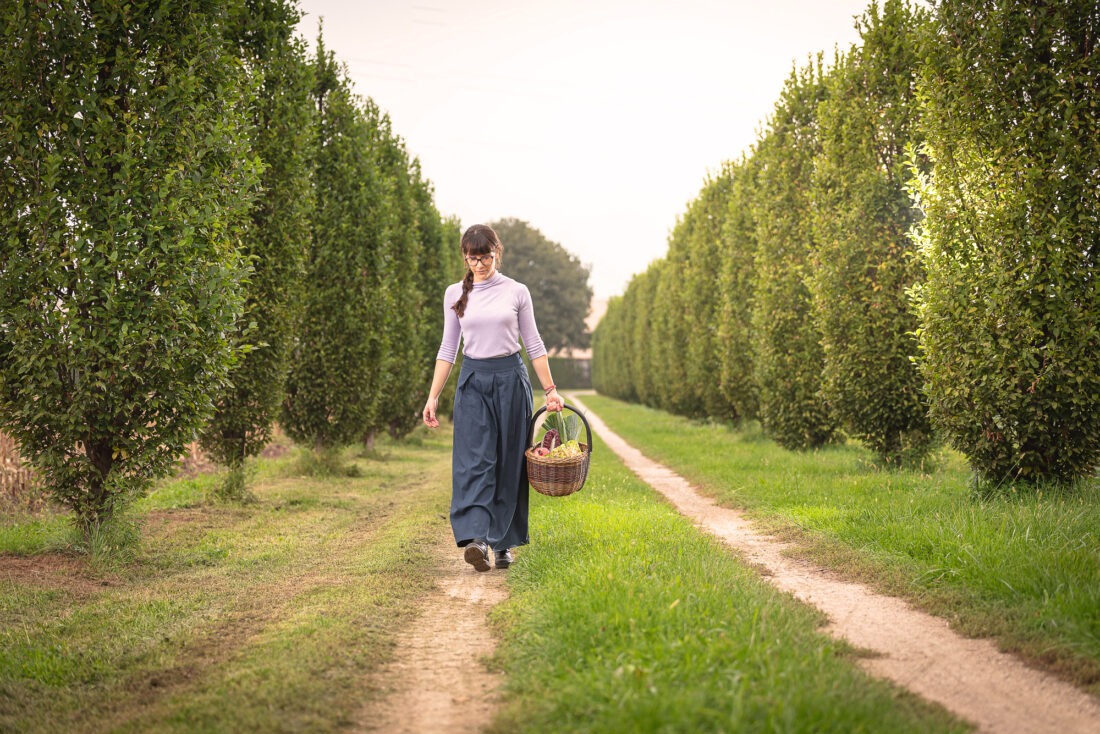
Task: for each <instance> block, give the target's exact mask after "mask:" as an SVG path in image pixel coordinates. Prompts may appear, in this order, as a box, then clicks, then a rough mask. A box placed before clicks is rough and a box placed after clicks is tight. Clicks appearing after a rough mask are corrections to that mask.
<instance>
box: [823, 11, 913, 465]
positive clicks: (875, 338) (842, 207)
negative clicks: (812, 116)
mask: <svg viewBox="0 0 1100 734" xmlns="http://www.w3.org/2000/svg"><path fill="white" fill-rule="evenodd" d="M926 17H927V14H926V13H924V12H917V11H914V10H913V9H912V8H911V7H909V6H908V5H907V4H906V3H904V2H902V0H886V3H885V5H884V7H883V8H882V11H881V12H880V10H879V7H878V4H877V2H876V3H872V5H871V6H870V7H869V8H868V10H867V12H866V13H865V14H864V15H863V17H862V19H861V20H860V21H859V23H858V24H857V27H858V28H859V30H860V35H861V39H862V43H861V44H860V45H857V46H853V47H852V49H851V50H850V51H849V52H848V54H847V56H845V57H843V58H842V59H840V60H839V61H838V63H837V64H836V65H835V67H834V68H833V69H832V71H831V72H830V74H829V76H828V79H827V81H826V84H827V86H828V94H827V97H826V99H825V101H824V102H822V104H821V106H820V107H819V108H818V120H819V122H820V139H821V152H820V155H818V157H817V162H816V166H815V167H814V175H813V209H812V210H813V212H814V214H815V216H814V239H815V247H816V249H815V252H814V255H813V259H812V263H813V267H812V269H811V270H810V271H809V277H808V284H809V286H810V290H811V292H812V294H813V302H814V315H815V318H816V321H817V325H818V328H819V329H820V331H821V341H822V346H823V348H824V354H825V364H824V373H823V393H824V395H825V398H826V400H827V401H828V402H829V404H830V406H831V407H832V409H833V411H834V413H835V414H836V416H837V418H838V419H839V420H840V421H841V422H842V424H843V425H844V428H845V429H846V430H847V432H848V433H849V434H850V435H853V436H856V437H858V438H859V439H861V440H862V441H863V442H864V443H865V444H866V445H867V446H868V447H869V448H870V449H871V450H873V451H874V452H875V453H876V454H878V456H879V458H880V460H882V461H883V462H885V463H889V464H897V463H900V462H902V461H903V460H908V461H916V460H918V459H920V458H922V457H923V456H924V455H925V454H926V453H927V451H928V447H929V445H930V442H931V440H932V428H931V425H930V423H929V419H928V408H927V406H926V404H925V400H924V398H923V394H922V389H921V388H922V380H921V377H920V374H919V373H918V371H917V369H916V367H915V365H914V364H913V363H912V361H911V358H912V355H914V354H915V353H916V340H915V339H914V337H913V333H914V332H915V331H916V329H917V322H916V317H915V315H914V314H913V313H912V311H911V309H910V307H909V300H908V296H907V290H908V289H909V288H910V287H911V286H912V285H913V284H914V283H915V282H917V280H918V279H919V277H920V267H919V263H918V262H917V261H916V260H915V258H914V257H913V252H912V248H911V247H910V244H909V240H908V232H909V230H910V229H911V228H912V226H913V225H914V223H915V222H916V221H917V220H918V219H919V212H918V211H917V210H916V208H915V207H914V206H913V205H912V202H911V200H910V197H909V193H908V191H907V190H906V182H907V179H908V176H909V174H908V167H907V165H908V161H907V157H906V152H905V151H906V145H907V144H908V143H909V142H910V141H911V140H913V132H912V130H913V126H914V123H915V121H916V117H917V103H916V98H915V97H916V95H915V89H916V84H915V78H916V74H917V71H918V63H919V59H920V57H919V50H918V46H917V43H918V33H917V29H918V26H919V24H921V23H923V22H926Z"/></svg>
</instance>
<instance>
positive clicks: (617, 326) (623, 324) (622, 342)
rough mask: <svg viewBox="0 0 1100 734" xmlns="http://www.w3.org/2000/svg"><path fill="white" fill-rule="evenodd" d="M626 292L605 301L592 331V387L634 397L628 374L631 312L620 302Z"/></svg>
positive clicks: (624, 297)
mask: <svg viewBox="0 0 1100 734" xmlns="http://www.w3.org/2000/svg"><path fill="white" fill-rule="evenodd" d="M625 299H626V296H625V295H624V296H615V297H613V298H611V299H610V300H609V301H608V302H607V310H606V311H605V312H604V315H603V318H601V319H600V323H599V324H598V325H597V326H596V330H595V331H594V332H592V387H594V388H595V389H596V390H598V391H599V392H600V393H602V394H604V395H611V396H613V397H617V398H619V399H620V400H637V399H638V395H637V393H636V392H635V391H634V382H633V380H631V377H630V358H631V355H633V354H634V350H633V345H632V344H631V341H630V337H631V333H632V329H631V327H630V319H631V317H632V316H633V313H632V312H631V311H629V310H628V309H627V307H626V305H625V303H624V301H625Z"/></svg>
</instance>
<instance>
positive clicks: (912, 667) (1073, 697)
mask: <svg viewBox="0 0 1100 734" xmlns="http://www.w3.org/2000/svg"><path fill="white" fill-rule="evenodd" d="M570 402H571V403H573V404H575V405H577V406H578V407H580V408H582V409H584V410H585V416H586V417H587V418H588V421H589V423H591V425H592V430H593V431H595V432H596V433H598V434H599V435H600V438H601V439H603V441H604V443H605V444H607V447H608V448H609V449H611V450H612V451H613V452H614V453H615V454H617V455H618V456H619V457H620V458H621V459H622V460H623V462H624V463H626V465H627V466H628V467H630V469H631V470H632V471H633V472H634V473H635V474H637V475H638V476H639V477H640V478H641V479H642V480H643V481H645V482H647V483H648V484H650V485H651V486H652V487H653V488H654V489H656V490H657V491H658V492H660V493H661V494H663V495H664V496H665V497H666V498H668V500H669V501H670V502H671V503H672V504H673V505H674V506H675V507H676V509H677V510H679V511H680V512H681V513H682V514H683V515H685V516H687V517H688V518H690V519H691V520H693V521H694V522H695V523H696V524H697V525H698V526H699V527H701V528H702V529H704V530H706V531H707V532H709V533H711V534H713V535H715V536H717V537H718V538H719V539H720V540H722V541H723V542H725V543H726V544H727V545H729V546H731V547H732V548H734V549H735V550H737V551H739V552H740V553H741V554H742V555H743V556H744V557H745V559H746V561H748V562H749V563H751V564H753V565H755V566H756V567H757V568H759V569H762V575H763V577H764V578H766V579H767V580H768V581H769V582H770V583H772V584H773V585H775V586H776V587H778V588H780V589H782V590H784V591H787V592H790V593H791V594H793V595H794V596H795V597H796V598H798V599H800V600H802V601H805V602H807V603H809V604H812V605H814V606H815V607H817V608H818V609H820V610H821V611H823V612H824V613H825V614H826V615H827V616H828V618H829V625H828V627H827V628H826V632H828V633H830V634H832V635H834V636H837V637H840V638H843V639H845V640H847V641H849V642H850V643H852V644H853V645H855V646H856V647H858V648H862V649H865V650H869V651H871V653H873V654H872V655H870V656H868V657H866V658H862V659H861V660H860V665H862V666H863V667H864V668H865V669H866V670H868V671H869V672H870V673H872V674H873V675H876V676H880V677H883V678H887V679H889V680H891V681H894V682H895V683H897V684H899V685H901V686H904V687H905V688H907V689H909V690H911V691H913V692H914V693H916V694H918V695H920V696H923V697H924V698H926V699H928V700H931V701H935V702H937V703H939V704H941V705H942V706H944V707H945V708H947V709H948V710H950V711H951V712H953V713H954V714H956V715H957V716H959V717H961V718H963V719H965V720H967V721H969V722H971V723H973V724H974V725H976V726H977V728H978V731H983V732H1054V733H1057V734H1069V732H1097V731H1100V702H1098V701H1097V700H1096V699H1095V698H1092V697H1091V696H1089V695H1087V694H1085V693H1083V692H1082V691H1080V690H1078V689H1076V688H1074V687H1073V686H1071V685H1069V684H1068V683H1065V682H1063V681H1061V680H1058V679H1057V678H1055V677H1053V676H1051V675H1049V674H1046V673H1042V672H1040V671H1037V670H1035V669H1033V668H1029V667H1027V665H1025V664H1024V663H1023V662H1021V661H1020V660H1019V659H1018V658H1015V657H1013V656H1012V655H1008V654H1006V653H1002V652H1000V651H999V650H997V647H996V645H995V644H994V643H993V642H992V641H990V640H974V639H967V638H965V637H962V636H961V635H959V634H958V633H956V632H954V631H952V630H951V629H950V628H949V627H948V625H947V622H945V621H944V620H942V619H939V618H937V617H932V616H931V615H928V614H925V613H924V612H920V611H918V610H916V609H914V608H913V607H912V606H911V605H909V604H908V603H906V602H904V601H902V600H900V599H896V598H893V597H888V596H884V595H882V594H878V593H876V592H874V591H871V590H870V589H868V588H867V587H866V586H863V585H861V584H856V583H851V582H848V581H844V580H842V579H839V578H837V577H836V575H835V574H833V573H831V572H830V571H829V570H828V569H824V568H820V567H819V566H817V565H816V564H810V563H806V562H804V561H800V560H797V559H792V558H790V557H788V556H787V555H786V552H788V551H790V550H791V549H793V546H792V545H791V544H789V543H783V542H781V541H778V540H776V539H774V538H772V537H770V536H767V535H764V534H762V533H760V532H758V531H757V530H756V529H755V528H754V527H753V525H752V523H751V522H750V521H749V520H748V519H746V518H745V516H744V515H742V514H741V513H740V512H738V511H736V510H731V509H729V508H725V507H720V506H718V505H717V504H716V503H715V502H714V500H712V499H710V498H709V497H704V496H703V495H701V494H699V493H698V492H697V491H696V490H695V488H693V487H692V486H691V485H690V484H689V483H688V482H687V481H686V480H685V479H683V478H682V477H680V476H678V475H677V474H675V473H673V472H672V471H670V470H669V469H667V468H666V467H664V466H662V465H660V464H658V463H656V462H654V461H651V460H650V459H648V458H646V457H645V456H644V455H643V454H642V453H641V452H640V451H638V450H637V449H635V448H633V447H632V446H630V445H629V444H627V443H626V442H625V441H624V440H623V439H622V438H620V437H619V436H618V435H616V434H615V433H613V432H612V431H611V430H610V429H609V428H608V427H607V425H606V424H605V423H603V421H601V420H600V419H599V417H598V416H596V415H594V414H593V413H592V412H591V411H590V410H587V409H586V408H585V407H584V404H583V403H582V402H581V401H580V400H578V399H577V398H576V396H575V395H571V396H570Z"/></svg>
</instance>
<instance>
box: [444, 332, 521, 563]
mask: <svg viewBox="0 0 1100 734" xmlns="http://www.w3.org/2000/svg"><path fill="white" fill-rule="evenodd" d="M531 404H532V400H531V380H530V378H529V377H528V375H527V368H526V367H525V366H524V364H523V360H522V359H520V356H519V353H518V352H517V353H515V354H511V355H509V356H507V357H494V358H492V359H471V358H470V357H466V358H464V359H463V361H462V370H461V371H460V372H459V376H458V389H457V391H456V392H455V403H454V443H453V449H452V453H451V529H452V530H453V531H454V536H455V542H456V543H458V545H459V546H464V545H466V544H468V543H469V542H470V541H472V540H475V539H479V538H480V539H482V540H485V541H486V542H487V543H488V544H489V546H490V547H492V548H493V549H495V550H504V549H505V548H514V547H515V546H517V545H524V544H526V543H527V541H528V535H527V518H528V499H529V498H528V494H529V489H528V483H527V461H526V459H525V457H524V455H523V454H524V451H526V450H527V430H528V427H529V424H530V422H531Z"/></svg>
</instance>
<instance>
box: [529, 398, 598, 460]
mask: <svg viewBox="0 0 1100 734" xmlns="http://www.w3.org/2000/svg"><path fill="white" fill-rule="evenodd" d="M565 409H566V410H571V411H573V413H575V414H576V415H578V416H580V419H581V423H583V424H584V432H585V434H586V435H587V436H588V453H589V454H591V453H592V426H590V425H588V419H587V418H585V417H584V413H582V412H580V411H579V410H577V409H576V408H574V407H573V406H572V405H570V404H569V403H565ZM545 412H546V406H545V405H544V406H542V407H541V408H539V409H538V410H536V411H535V414H534V415H532V416H531V425H530V427H528V429H527V445H528V446H530V445H531V444H532V443H534V441H535V424H536V423H538V419H539V416H540V415H542V414H543V413H545Z"/></svg>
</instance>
